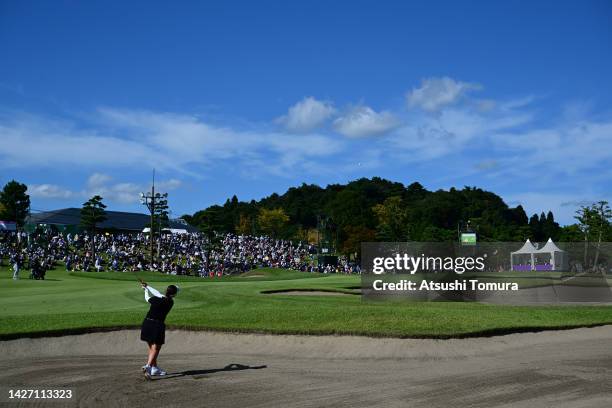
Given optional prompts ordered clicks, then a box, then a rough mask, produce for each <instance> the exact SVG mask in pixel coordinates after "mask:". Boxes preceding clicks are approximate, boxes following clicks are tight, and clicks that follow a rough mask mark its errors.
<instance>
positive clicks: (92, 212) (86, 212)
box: [81, 195, 106, 259]
mask: <svg viewBox="0 0 612 408" xmlns="http://www.w3.org/2000/svg"><path fill="white" fill-rule="evenodd" d="M105 208H106V205H105V204H104V203H103V202H102V197H100V196H99V195H95V196H93V197H91V198H90V199H89V200H87V201H86V202H84V203H83V208H81V225H82V226H83V227H84V228H85V229H86V230H89V231H91V232H92V239H91V247H92V251H91V252H92V255H93V258H94V259H95V258H96V227H97V226H98V224H100V223H102V222H104V221H106V211H104V209H105Z"/></svg>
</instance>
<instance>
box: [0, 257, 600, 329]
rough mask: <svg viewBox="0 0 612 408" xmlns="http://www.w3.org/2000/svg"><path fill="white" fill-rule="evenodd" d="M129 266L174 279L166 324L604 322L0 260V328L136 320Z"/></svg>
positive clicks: (591, 310) (587, 310)
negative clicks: (26, 267) (13, 275)
mask: <svg viewBox="0 0 612 408" xmlns="http://www.w3.org/2000/svg"><path fill="white" fill-rule="evenodd" d="M136 276H138V277H141V278H143V279H145V280H147V281H148V282H149V283H150V284H151V285H152V286H153V287H156V288H158V289H163V288H164V287H165V286H166V285H168V284H169V282H175V283H178V284H179V285H180V286H181V293H180V296H179V297H178V298H177V301H176V305H175V308H174V309H173V310H172V312H171V313H170V315H169V316H168V319H167V324H168V326H169V327H170V328H175V329H192V330H213V331H230V332H261V333H276V334H355V335H366V336H377V337H378V336H380V337H415V338H419V337H424V338H427V337H431V338H449V337H467V336H478V335H492V334H502V333H509V332H515V331H516V332H518V331H530V330H541V329H553V328H570V327H580V326H594V325H601V324H610V323H612V307H610V306H538V307H534V306H498V305H487V304H480V303H468V302H425V303H421V302H414V303H394V304H389V303H366V302H362V300H361V297H360V296H318V295H317V294H313V295H312V296H309V295H308V294H302V296H294V295H291V294H290V293H288V294H282V293H280V294H279V293H276V294H275V295H274V296H271V295H269V294H265V293H262V292H278V291H282V290H290V289H298V290H316V291H340V292H345V293H354V288H355V287H358V286H359V277H358V276H345V275H320V274H310V273H304V272H296V271H287V270H278V269H277V270H273V269H259V270H254V271H251V272H249V273H247V274H245V275H243V276H239V277H230V278H227V277H224V278H222V279H219V278H214V279H210V278H194V277H175V276H168V275H160V274H157V273H139V274H137V275H135V274H131V273H93V272H92V273H68V272H65V271H64V270H62V269H60V268H58V269H56V270H53V271H50V272H49V273H48V274H47V280H45V281H35V280H29V279H21V280H19V281H13V280H12V279H10V273H9V271H8V270H7V269H6V268H3V269H2V274H1V279H0V289H1V290H2V292H3V296H2V301H1V308H0V338H2V339H9V338H17V337H28V336H41V335H53V334H55V335H57V334H67V333H79V332H85V331H88V330H100V329H117V328H136V327H139V325H140V323H141V321H142V318H143V317H144V315H145V313H146V310H147V305H146V303H145V302H144V300H143V294H142V289H140V287H139V285H138V283H137V281H136Z"/></svg>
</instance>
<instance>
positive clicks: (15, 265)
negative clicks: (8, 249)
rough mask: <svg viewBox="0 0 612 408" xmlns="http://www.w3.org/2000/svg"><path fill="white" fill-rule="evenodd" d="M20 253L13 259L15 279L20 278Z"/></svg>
mask: <svg viewBox="0 0 612 408" xmlns="http://www.w3.org/2000/svg"><path fill="white" fill-rule="evenodd" d="M19 263H20V262H19V255H18V254H15V257H14V259H13V280H18V279H19V268H20V266H21V265H20V264H19Z"/></svg>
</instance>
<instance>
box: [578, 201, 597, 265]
mask: <svg viewBox="0 0 612 408" xmlns="http://www.w3.org/2000/svg"><path fill="white" fill-rule="evenodd" d="M574 218H575V219H576V221H578V228H579V229H580V231H581V232H582V236H583V238H584V267H585V268H586V267H587V259H588V258H587V257H588V252H589V239H590V234H591V232H592V226H593V224H594V220H595V212H594V211H593V208H592V207H590V206H584V205H583V206H580V208H579V209H578V210H576V215H575V216H574Z"/></svg>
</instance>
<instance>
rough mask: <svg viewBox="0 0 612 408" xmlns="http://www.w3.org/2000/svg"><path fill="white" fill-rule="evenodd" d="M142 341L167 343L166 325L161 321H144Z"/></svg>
mask: <svg viewBox="0 0 612 408" xmlns="http://www.w3.org/2000/svg"><path fill="white" fill-rule="evenodd" d="M140 340H142V341H146V342H147V343H153V344H164V342H165V341H166V325H165V324H164V323H163V322H160V321H159V320H153V319H144V321H143V322H142V329H141V330H140Z"/></svg>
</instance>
